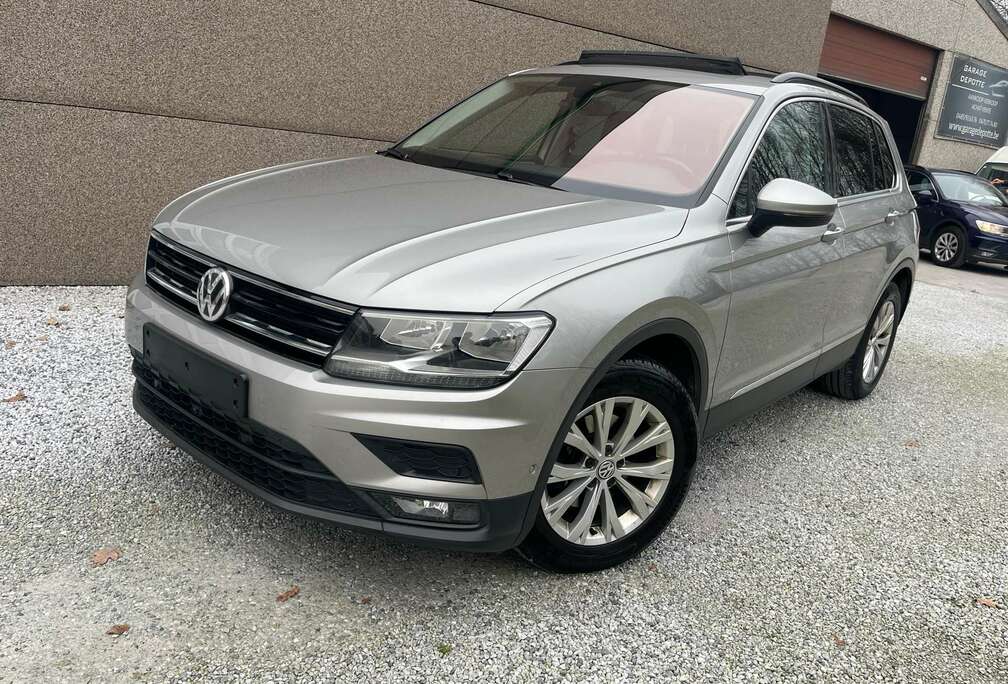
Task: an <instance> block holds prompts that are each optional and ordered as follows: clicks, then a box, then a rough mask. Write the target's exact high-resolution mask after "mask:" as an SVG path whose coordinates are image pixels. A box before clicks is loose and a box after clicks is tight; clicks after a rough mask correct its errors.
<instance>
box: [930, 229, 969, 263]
mask: <svg viewBox="0 0 1008 684" xmlns="http://www.w3.org/2000/svg"><path fill="white" fill-rule="evenodd" d="M950 246H951V247H952V249H951V250H950V249H949V248H950ZM931 260H932V261H934V262H935V263H936V264H937V265H939V266H945V267H947V268H959V267H960V266H962V265H963V264H964V263H966V233H965V232H963V229H962V228H960V227H959V226H955V225H951V224H949V225H945V226H940V227H939V228H938V229H937V230H935V233H934V237H933V238H931Z"/></svg>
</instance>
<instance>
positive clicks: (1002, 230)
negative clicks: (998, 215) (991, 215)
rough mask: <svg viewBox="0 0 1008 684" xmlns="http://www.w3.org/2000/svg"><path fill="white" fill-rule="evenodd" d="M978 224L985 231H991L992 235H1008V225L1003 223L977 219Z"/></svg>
mask: <svg viewBox="0 0 1008 684" xmlns="http://www.w3.org/2000/svg"><path fill="white" fill-rule="evenodd" d="M976 226H977V228H979V229H980V230H982V231H983V232H985V233H990V234H991V235H1005V236H1008V226H1005V225H1002V224H1000V223H991V222H990V221H980V220H977V222H976Z"/></svg>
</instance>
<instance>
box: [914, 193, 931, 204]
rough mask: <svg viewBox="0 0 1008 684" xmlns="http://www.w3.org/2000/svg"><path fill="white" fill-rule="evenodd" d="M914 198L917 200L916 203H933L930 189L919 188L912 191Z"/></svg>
mask: <svg viewBox="0 0 1008 684" xmlns="http://www.w3.org/2000/svg"><path fill="white" fill-rule="evenodd" d="M914 199H915V200H917V204H934V203H935V201H936V200H935V196H934V194H933V193H932V192H931V191H930V190H921V191H919V192H915V193H914Z"/></svg>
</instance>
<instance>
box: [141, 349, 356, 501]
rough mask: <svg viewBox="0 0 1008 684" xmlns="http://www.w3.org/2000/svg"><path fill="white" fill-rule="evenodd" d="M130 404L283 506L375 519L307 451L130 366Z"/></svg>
mask: <svg viewBox="0 0 1008 684" xmlns="http://www.w3.org/2000/svg"><path fill="white" fill-rule="evenodd" d="M133 373H134V375H135V376H136V379H137V382H136V388H135V393H136V395H135V396H136V399H137V401H138V402H139V403H140V404H142V405H143V407H144V408H146V409H147V410H148V411H149V412H150V413H151V414H153V416H154V417H155V418H157V419H158V420H159V421H161V422H162V423H164V424H165V425H166V426H167V427H168V428H169V429H170V430H172V431H173V432H174V433H175V434H177V435H178V436H179V437H181V438H182V439H183V440H185V441H186V442H187V443H188V444H189V445H191V446H192V447H193V448H195V449H196V450H197V451H199V452H200V453H201V454H203V455H204V456H206V457H208V458H210V459H212V460H213V461H214V462H215V463H217V464H218V465H220V466H222V467H223V468H225V469H227V470H228V471H230V472H232V473H235V474H236V475H239V476H241V477H242V478H243V479H245V480H246V481H248V482H250V483H252V484H253V485H255V486H256V487H259V488H260V489H262V490H265V491H267V492H269V493H270V494H273V495H274V496H277V497H280V498H281V499H284V500H286V501H290V502H294V503H297V504H301V505H303V506H310V507H312V508H317V509H321V510H325V511H333V512H337V513H349V514H351V515H359V516H365V517H375V514H374V511H373V510H372V509H371V508H370V506H368V505H367V504H366V503H364V502H363V501H362V500H361V499H360V498H359V497H358V496H357V495H356V494H354V493H353V492H352V491H351V490H350V488H349V487H347V486H346V485H345V484H343V482H341V481H340V480H339V479H338V478H337V477H335V476H334V475H333V474H332V473H331V472H330V471H329V470H328V469H327V468H326V467H325V466H324V465H322V463H320V462H319V461H318V459H316V458H315V457H314V456H312V455H311V454H310V453H309V452H308V450H307V449H305V448H304V447H303V446H301V445H300V444H298V443H297V442H295V441H294V440H292V439H290V438H289V437H286V436H285V435H282V434H280V433H279V432H276V431H275V430H271V429H270V428H268V427H266V426H265V425H260V424H258V423H256V422H255V421H252V420H238V419H235V418H232V417H230V416H227V415H225V414H223V413H221V412H219V411H217V410H215V409H213V408H212V407H211V406H210V405H209V404H207V403H205V402H201V401H200V400H199V399H198V398H197V397H194V396H192V395H190V394H187V393H186V392H184V391H182V390H181V388H179V387H178V386H176V385H175V384H174V383H172V382H170V381H169V380H167V379H166V378H163V377H161V376H160V375H158V374H157V372H155V371H154V370H153V369H152V368H150V367H149V366H147V365H146V364H144V363H142V362H141V361H139V360H134V362H133Z"/></svg>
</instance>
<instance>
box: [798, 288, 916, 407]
mask: <svg viewBox="0 0 1008 684" xmlns="http://www.w3.org/2000/svg"><path fill="white" fill-rule="evenodd" d="M902 306H903V302H902V296H901V295H900V289H899V287H898V286H897V285H896V283H889V287H887V288H886V290H885V292H884V293H883V294H882V299H881V301H879V303H878V305H877V306H876V307H875V311H874V313H873V314H872V318H871V321H870V322H869V323H868V327H867V328H865V331H864V334H863V335H862V336H861V341H860V342H859V343H858V347H857V351H855V352H854V356H852V357H850V358H849V359H848V360H847V362H846V363H845V364H844V365H842V366H840V367H839V368H837V369H836V370H834V371H832V372H830V373H827V374H826V375H824V376H822V377H821V378H819V379H818V380H817V381H816V386H817V387H818V389H821V390H823V391H824V392H827V393H828V394H832V395H834V396H837V397H841V398H843V399H863V398H864V397H867V396H868V395H869V394H871V393H872V392H873V391H874V390H875V386H876V385H877V384H878V381H879V380H880V379H881V378H882V373H883V372H884V371H885V368H886V365H887V364H888V363H889V356H890V355H891V354H892V348H893V343H894V342H895V340H896V328H897V327H898V326H899V321H900V316H902V314H903V309H902Z"/></svg>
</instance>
